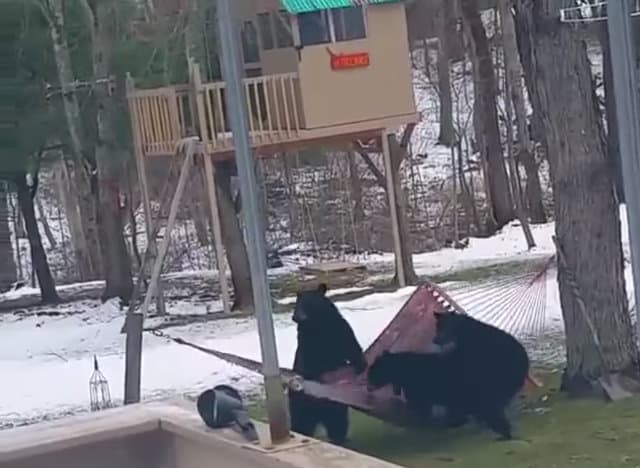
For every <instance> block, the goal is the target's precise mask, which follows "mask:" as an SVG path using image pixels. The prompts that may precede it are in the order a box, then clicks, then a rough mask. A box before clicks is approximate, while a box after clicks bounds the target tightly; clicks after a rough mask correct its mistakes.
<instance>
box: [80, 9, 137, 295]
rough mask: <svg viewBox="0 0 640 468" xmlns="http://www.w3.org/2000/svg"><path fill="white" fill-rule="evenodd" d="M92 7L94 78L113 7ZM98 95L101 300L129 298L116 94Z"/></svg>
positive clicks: (107, 45)
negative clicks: (114, 96)
mask: <svg viewBox="0 0 640 468" xmlns="http://www.w3.org/2000/svg"><path fill="white" fill-rule="evenodd" d="M94 8H95V10H91V7H90V6H89V4H87V3H85V11H86V12H87V14H88V16H89V15H90V16H89V17H88V22H89V23H90V24H89V27H90V28H91V29H92V32H93V34H92V39H93V44H92V46H93V75H94V79H99V78H102V77H105V76H108V73H109V71H110V66H109V59H110V57H111V43H112V40H113V38H112V37H111V34H112V31H111V30H110V28H111V21H112V19H113V18H112V10H111V8H112V7H111V6H109V5H108V4H107V3H105V2H97V3H96V4H95V6H94ZM93 92H94V96H95V99H96V104H97V105H96V108H97V113H96V127H97V142H96V148H95V156H96V166H97V172H98V211H97V220H98V226H99V230H100V241H101V242H100V247H101V252H102V266H103V276H104V279H105V283H106V284H105V289H104V291H103V292H102V300H103V301H106V300H107V299H111V298H113V297H119V298H120V299H122V300H123V301H125V302H127V301H129V299H130V298H131V293H132V292H133V278H132V275H131V264H130V259H129V253H128V251H127V243H126V241H125V239H124V232H123V221H122V211H123V210H122V209H121V207H120V187H119V175H120V174H119V172H120V171H119V169H120V167H121V164H119V161H118V158H119V154H118V151H117V148H116V147H115V144H114V141H115V129H114V126H113V125H114V117H115V116H114V98H113V96H111V95H110V93H109V90H108V86H107V85H104V84H103V85H97V86H96V87H95V88H94V91H93Z"/></svg>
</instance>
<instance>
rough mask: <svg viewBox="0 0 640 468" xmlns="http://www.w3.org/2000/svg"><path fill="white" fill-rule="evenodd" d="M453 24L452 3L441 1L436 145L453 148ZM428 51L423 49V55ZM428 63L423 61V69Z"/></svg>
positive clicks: (438, 21) (445, 0)
mask: <svg viewBox="0 0 640 468" xmlns="http://www.w3.org/2000/svg"><path fill="white" fill-rule="evenodd" d="M452 23H453V2H451V1H450V0H442V2H441V4H440V8H439V9H438V20H437V24H438V64H437V65H438V67H437V68H438V94H439V96H440V132H439V133H438V143H439V144H441V145H444V146H449V147H451V146H453V144H454V143H455V130H454V128H453V99H452V96H451V77H450V70H449V59H450V57H451V52H450V49H451V47H450V45H449V43H450V42H451V41H450V40H449V35H450V34H451V29H452ZM428 51H429V49H428V48H427V47H426V44H425V48H424V53H425V55H426V54H428ZM427 63H428V61H427V60H426V59H425V67H426V66H427Z"/></svg>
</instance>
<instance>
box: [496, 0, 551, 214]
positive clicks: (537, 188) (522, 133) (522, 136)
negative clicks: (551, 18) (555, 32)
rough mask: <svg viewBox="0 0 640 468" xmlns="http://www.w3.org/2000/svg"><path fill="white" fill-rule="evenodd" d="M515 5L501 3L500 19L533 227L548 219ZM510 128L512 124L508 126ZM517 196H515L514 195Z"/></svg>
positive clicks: (507, 1)
mask: <svg viewBox="0 0 640 468" xmlns="http://www.w3.org/2000/svg"><path fill="white" fill-rule="evenodd" d="M512 4H513V1H512V0H499V2H498V6H499V9H500V19H501V22H502V48H503V50H504V63H505V68H506V80H507V82H508V86H509V88H510V89H511V93H510V94H511V96H506V99H509V98H510V99H511V101H512V102H513V107H514V110H515V118H516V126H517V129H518V133H517V136H518V154H517V159H518V160H519V161H520V162H521V163H522V165H523V166H524V170H525V173H526V175H527V185H526V194H525V195H526V201H527V207H528V214H529V216H530V217H531V222H532V223H534V224H536V223H537V224H540V223H546V222H547V215H546V214H545V212H544V205H543V204H542V186H541V185H540V174H539V173H538V164H537V163H536V160H535V157H534V155H533V148H532V145H531V135H529V125H528V123H527V108H526V101H525V97H524V90H523V88H522V64H521V63H520V57H519V56H518V44H517V41H516V32H515V25H514V21H513V15H512V13H511V7H512ZM507 125H511V122H507ZM514 195H515V193H514Z"/></svg>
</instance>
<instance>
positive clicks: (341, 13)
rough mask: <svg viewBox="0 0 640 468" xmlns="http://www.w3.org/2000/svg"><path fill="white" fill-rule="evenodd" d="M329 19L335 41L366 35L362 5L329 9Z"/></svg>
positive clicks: (361, 37)
mask: <svg viewBox="0 0 640 468" xmlns="http://www.w3.org/2000/svg"><path fill="white" fill-rule="evenodd" d="M331 19H332V21H333V30H334V32H335V40H336V42H340V41H353V40H355V39H364V38H365V37H367V33H366V30H365V26H364V12H363V11H362V7H348V8H338V9H336V10H331Z"/></svg>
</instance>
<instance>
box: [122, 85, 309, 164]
mask: <svg viewBox="0 0 640 468" xmlns="http://www.w3.org/2000/svg"><path fill="white" fill-rule="evenodd" d="M243 81H244V92H245V97H246V102H247V111H248V116H249V122H248V123H249V137H250V141H251V144H252V146H254V147H259V146H263V145H269V144H277V143H280V142H284V141H291V140H295V139H296V138H297V136H298V134H299V131H300V129H302V128H304V121H303V111H302V99H301V96H300V81H299V78H298V75H297V73H284V74H278V75H267V76H261V77H257V78H246V79H244V80H243ZM225 89H226V86H225V83H224V82H216V83H203V84H198V83H197V82H196V83H195V84H193V85H180V86H173V87H164V88H156V89H149V90H131V91H130V92H129V95H128V97H129V100H130V110H131V113H132V116H131V118H132V122H133V125H134V128H137V130H138V132H139V135H140V144H141V145H142V150H143V152H144V154H146V155H160V154H165V155H166V154H172V153H173V151H174V147H175V144H176V142H177V141H178V140H179V139H180V138H183V137H186V136H191V135H194V134H196V133H195V131H194V128H204V129H205V130H204V131H203V132H201V135H202V137H203V139H204V140H206V141H205V143H206V145H207V150H208V151H209V152H211V153H215V152H224V151H230V150H232V149H233V137H232V135H231V129H230V125H229V116H228V113H227V109H226V103H225ZM190 90H194V91H195V96H197V99H194V93H192V92H190ZM194 103H196V106H197V107H196V108H195V109H194ZM194 122H198V124H197V125H194Z"/></svg>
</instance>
